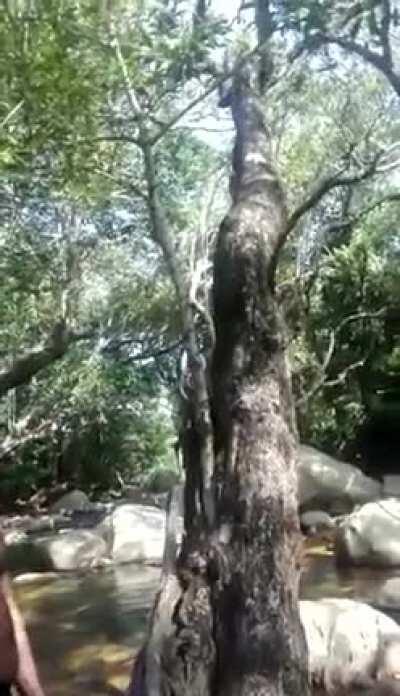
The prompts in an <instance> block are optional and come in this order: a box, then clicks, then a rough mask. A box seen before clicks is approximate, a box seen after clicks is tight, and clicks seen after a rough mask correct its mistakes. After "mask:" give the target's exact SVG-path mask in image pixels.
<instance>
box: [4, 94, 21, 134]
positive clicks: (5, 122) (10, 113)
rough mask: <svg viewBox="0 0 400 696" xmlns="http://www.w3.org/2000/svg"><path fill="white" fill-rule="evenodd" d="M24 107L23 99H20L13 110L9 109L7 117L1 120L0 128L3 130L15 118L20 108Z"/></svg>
mask: <svg viewBox="0 0 400 696" xmlns="http://www.w3.org/2000/svg"><path fill="white" fill-rule="evenodd" d="M23 105H24V99H21V101H19V102H18V104H16V105H15V106H14V108H12V109H11V111H9V112H8V114H7V116H5V118H3V120H2V121H1V123H0V128H4V127H5V126H6V125H7V123H8V122H9V121H11V119H12V118H13V117H14V116H15V114H16V113H17V112H18V111H19V110H20V109H21V107H22V106H23Z"/></svg>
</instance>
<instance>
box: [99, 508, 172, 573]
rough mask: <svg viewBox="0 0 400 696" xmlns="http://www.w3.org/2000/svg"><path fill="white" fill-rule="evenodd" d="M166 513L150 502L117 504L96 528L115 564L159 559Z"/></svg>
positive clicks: (161, 555) (160, 560)
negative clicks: (108, 548) (145, 503)
mask: <svg viewBox="0 0 400 696" xmlns="http://www.w3.org/2000/svg"><path fill="white" fill-rule="evenodd" d="M165 521H166V514H165V511H164V510H160V509H159V508H156V507H151V506H149V505H130V504H126V505H120V506H119V507H117V508H116V509H115V510H114V511H113V512H112V513H111V514H110V515H109V516H108V517H107V518H106V519H105V520H104V522H103V523H102V524H101V525H100V526H99V527H98V529H99V530H100V531H101V533H102V534H103V538H104V539H105V540H106V541H107V542H108V544H109V545H110V555H111V558H112V560H113V561H114V563H116V564H119V563H131V562H144V563H156V564H159V563H161V562H162V557H163V552H164V535H165Z"/></svg>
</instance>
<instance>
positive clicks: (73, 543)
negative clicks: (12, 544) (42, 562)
mask: <svg viewBox="0 0 400 696" xmlns="http://www.w3.org/2000/svg"><path fill="white" fill-rule="evenodd" d="M36 545H38V546H39V547H41V548H42V549H44V550H45V551H46V553H47V554H48V556H49V558H50V562H51V568H52V569H54V570H81V569H83V568H96V567H98V566H101V565H103V561H104V559H105V557H106V556H107V545H106V542H105V541H104V539H103V538H102V536H101V535H100V534H98V533H96V532H93V531H92V530H84V529H80V530H76V531H71V532H65V533H63V534H58V535H57V536H55V537H48V538H42V539H40V540H38V541H37V542H36Z"/></svg>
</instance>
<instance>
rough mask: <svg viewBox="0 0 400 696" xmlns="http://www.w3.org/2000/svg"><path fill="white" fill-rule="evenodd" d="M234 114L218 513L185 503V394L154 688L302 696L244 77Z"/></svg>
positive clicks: (196, 454) (217, 438)
mask: <svg viewBox="0 0 400 696" xmlns="http://www.w3.org/2000/svg"><path fill="white" fill-rule="evenodd" d="M232 115H233V119H234V123H235V127H236V144H235V150H234V162H233V165H234V166H233V177H232V196H233V202H232V207H231V210H230V212H229V214H228V215H227V217H226V218H225V220H224V221H223V223H222V225H221V228H220V231H219V235H218V240H217V246H216V252H215V259H214V292H213V296H214V322H215V329H216V345H215V350H214V356H213V360H212V365H211V370H210V394H211V408H212V416H213V428H212V437H213V444H214V453H213V456H212V463H213V468H212V483H213V492H214V509H215V519H214V520H213V523H212V524H211V525H210V519H209V517H207V516H205V515H204V514H201V513H202V510H201V508H200V509H199V508H196V506H193V489H196V487H197V486H198V485H199V484H198V482H197V477H198V476H199V475H200V476H203V477H204V468H203V467H202V466H201V465H200V464H199V460H200V458H201V449H202V438H201V431H200V435H199V433H198V420H197V417H196V412H197V409H198V404H196V403H195V404H194V406H193V413H191V411H190V406H191V404H190V400H189V404H188V412H187V419H186V428H185V434H184V439H183V441H184V449H183V455H184V460H185V466H186V472H187V481H186V506H185V530H186V535H185V537H184V540H183V544H182V549H181V552H180V556H179V559H178V562H177V568H176V572H175V573H169V574H168V575H167V576H165V577H164V579H163V584H162V587H161V590H160V593H159V595H158V600H157V604H156V607H155V610H154V614H153V621H152V628H151V634H150V638H149V642H148V645H147V658H146V665H147V670H146V687H147V692H148V694H150V696H160V694H163V696H164V695H165V696H166V695H167V694H168V695H171V696H172V694H173V695H174V696H189V694H190V696H208V695H211V694H212V695H213V696H225V695H226V696H228V694H229V696H247V695H250V694H251V695H252V696H253V695H255V694H263V696H295V695H296V696H297V695H299V694H301V695H302V696H307V694H308V693H309V686H308V676H307V671H306V647H305V639H304V635H303V630H302V627H301V624H300V619H299V615H298V609H297V598H298V568H297V567H296V557H297V549H298V544H299V539H300V536H299V526H298V516H297V477H296V430H295V421H294V415H293V406H292V397H291V386H290V378H289V374H288V369H287V365H286V358H285V334H284V329H283V325H282V320H281V316H280V312H279V306H278V303H277V300H276V297H275V288H274V281H275V267H276V261H277V257H278V254H279V250H280V248H281V246H282V244H283V243H284V240H285V235H286V229H287V221H286V210H285V203H284V197H283V194H282V190H281V187H280V184H279V181H278V178H277V175H276V173H275V171H274V170H273V167H272V166H271V161H270V153H269V143H268V136H267V131H266V128H265V125H264V122H263V115H262V111H261V109H260V107H259V105H258V102H257V99H256V98H255V96H254V94H253V92H252V90H251V88H250V86H249V84H248V82H247V80H246V79H245V78H244V77H243V75H241V76H240V77H239V78H238V79H237V80H236V81H235V85H234V88H233V96H232ZM189 396H190V395H189ZM203 483H204V479H203ZM156 666H157V668H156ZM155 675H157V678H156V679H155V678H154V676H155Z"/></svg>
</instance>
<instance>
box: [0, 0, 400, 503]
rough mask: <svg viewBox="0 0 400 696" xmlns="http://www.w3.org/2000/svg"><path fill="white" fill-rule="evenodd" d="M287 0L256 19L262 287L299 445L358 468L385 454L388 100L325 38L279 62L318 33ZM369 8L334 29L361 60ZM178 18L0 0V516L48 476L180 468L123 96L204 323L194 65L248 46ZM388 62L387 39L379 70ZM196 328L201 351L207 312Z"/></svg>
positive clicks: (202, 100) (392, 130)
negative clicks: (270, 271)
mask: <svg viewBox="0 0 400 696" xmlns="http://www.w3.org/2000/svg"><path fill="white" fill-rule="evenodd" d="M292 4H293V5H294V6H295V7H294V9H293V8H291V7H289V9H288V8H287V7H286V8H285V7H281V6H284V5H285V3H276V5H277V9H276V22H277V23H278V22H281V23H282V28H281V30H279V31H277V32H276V36H275V39H274V40H275V44H276V45H275V60H276V61H278V63H279V61H280V57H281V59H282V61H281V62H282V64H281V65H280V64H278V65H275V73H276V75H277V77H276V81H275V83H274V85H273V87H272V88H270V89H269V90H268V95H267V98H266V99H265V105H264V107H265V114H266V116H267V123H268V124H269V129H270V131H271V132H270V136H271V143H272V146H273V154H274V158H275V161H276V164H277V167H278V170H279V173H280V177H281V179H282V181H283V183H284V187H285V190H286V192H287V199H288V200H287V204H288V210H289V223H288V224H289V227H290V235H289V238H288V243H287V244H286V246H285V249H284V251H283V253H282V254H281V260H280V263H279V268H278V288H277V292H278V295H279V298H280V299H281V301H282V304H283V307H284V311H285V315H286V320H287V324H288V333H287V353H288V355H289V358H290V364H291V368H292V373H293V388H294V394H295V401H296V411H297V416H298V427H299V433H300V438H301V440H302V441H304V442H306V443H310V444H313V445H315V446H317V447H319V448H321V449H323V450H325V451H328V452H331V453H335V454H338V455H340V456H341V457H343V458H346V459H349V460H353V461H359V462H360V464H361V466H362V467H363V468H367V469H368V470H369V471H370V472H372V473H375V474H379V473H381V472H382V470H383V469H385V470H390V467H391V466H393V464H394V463H395V461H396V458H397V456H398V455H397V453H398V449H399V445H400V435H399V429H398V423H399V416H400V386H399V385H400V345H399V335H400V305H399V296H400V275H399V273H398V264H399V260H400V241H399V232H398V221H399V202H400V193H399V175H398V162H399V147H400V146H399V142H400V118H399V100H398V96H397V95H396V94H395V93H394V91H393V88H392V86H391V85H390V84H389V83H388V81H387V80H386V79H385V77H384V76H383V75H382V74H381V73H380V72H379V71H377V70H376V69H375V68H374V66H373V65H368V63H366V62H365V61H360V60H359V57H357V56H356V55H353V54H351V53H349V52H347V53H343V52H342V50H341V48H340V44H339V46H332V47H330V48H329V49H328V48H326V47H325V50H318V52H316V51H312V50H311V51H297V54H296V50H295V49H296V45H297V44H296V31H297V30H298V29H299V27H301V28H302V31H303V30H304V31H305V33H306V36H307V27H308V32H309V35H311V37H312V36H315V31H316V30H315V26H316V25H317V26H319V25H318V22H320V23H321V22H324V21H327V19H326V17H324V16H322V15H323V12H322V10H321V8H320V11H319V12H320V15H321V17H319V16H318V13H317V11H316V10H315V7H320V5H319V3H311V4H310V5H309V6H308V5H307V3H298V5H299V7H300V6H301V7H300V9H299V8H296V3H292ZM331 4H332V3H331ZM331 4H329V3H325V5H326V6H328V5H331ZM333 4H335V3H333ZM359 4H360V3H353V5H352V3H348V5H349V7H350V9H351V6H354V7H355V6H356V5H359ZM378 4H379V3H378ZM201 5H202V3H198V10H199V12H200V9H201ZM286 5H290V3H286ZM345 5H346V3H345ZM369 5H371V7H372V9H371V8H370V10H368V12H367V11H366V10H365V12H364V14H362V13H361V15H360V13H358V14H357V13H353V19H352V18H351V17H349V19H348V20H347V24H346V25H344V26H345V28H346V31H347V29H348V28H349V27H350V29H351V31H352V32H353V34H354V37H356V38H357V36H358V35H360V36H361V37H362V36H363V34H362V32H367V31H369V32H370V34H371V36H372V45H373V37H374V27H373V20H374V17H375V14H374V12H375V10H374V3H372V4H371V3H370V4H369ZM375 5H377V3H375ZM313 7H314V9H313ZM307 8H308V9H307ZM297 10H298V11H299V12H300V10H301V12H302V14H301V13H300V14H299V15H296V11H297ZM339 10H340V8H339ZM192 11H193V8H192V6H190V7H189V6H188V3H186V2H183V1H182V2H179V1H177V2H167V1H166V0H151V1H150V0H148V1H144V0H135V1H133V0H132V1H130V2H124V1H123V0H119V1H117V0H116V1H115V2H112V3H109V2H99V1H98V0H96V1H93V0H81V1H79V0H62V1H55V0H31V1H30V2H24V1H16V2H14V3H12V2H7V1H6V0H4V2H2V3H1V8H0V182H1V183H0V278H1V286H0V367H1V370H0V397H1V398H0V470H1V477H0V495H1V497H2V500H3V502H5V501H7V500H8V499H11V498H12V499H15V498H18V497H22V498H28V497H29V496H30V495H32V494H33V493H34V492H35V491H36V490H37V489H38V488H41V487H43V486H45V487H48V486H52V485H54V484H56V483H59V482H63V481H68V482H69V483H73V484H74V485H79V486H83V487H86V488H90V487H94V488H96V489H98V490H101V489H104V488H108V487H113V488H117V489H118V487H121V486H122V485H123V484H124V483H125V482H127V481H136V482H139V483H141V484H146V485H149V486H152V487H154V488H156V489H157V487H160V486H161V487H163V486H164V485H165V480H169V481H170V480H173V479H174V477H177V476H179V475H180V473H181V472H180V462H179V452H178V455H177V451H178V448H177V447H176V438H177V435H176V424H177V422H178V418H179V413H178V411H179V408H178V403H179V398H178V397H179V392H181V393H182V390H183V391H184V389H185V384H184V380H183V379H182V375H183V374H184V365H183V363H184V352H183V350H182V325H181V321H182V320H181V316H180V314H179V312H178V309H177V304H176V301H175V297H174V290H173V286H172V283H171V276H170V273H168V272H167V270H166V264H165V253H164V256H163V255H162V254H161V251H160V248H159V244H158V243H157V239H155V238H154V224H153V223H154V221H152V220H151V211H150V212H149V207H148V205H147V201H146V196H147V187H148V186H149V181H148V179H146V172H145V170H144V164H143V161H142V158H141V156H140V152H139V150H138V138H140V135H138V130H137V122H136V120H135V118H134V117H133V112H132V103H131V98H132V93H133V91H134V93H135V95H138V98H139V99H140V102H141V107H142V109H143V113H144V117H143V118H144V119H145V128H146V129H147V131H148V133H149V134H150V136H149V137H150V139H151V143H152V153H153V158H154V167H155V172H156V174H157V182H156V183H155V186H156V187H157V193H158V197H159V199H160V201H161V204H162V207H163V210H164V212H165V222H166V223H167V224H168V227H169V230H170V233H171V234H172V237H173V244H174V249H175V251H176V252H177V254H178V255H179V259H180V263H181V267H182V269H183V273H184V274H185V276H186V277H187V279H188V284H189V286H190V289H191V293H192V302H193V304H194V305H195V304H196V303H197V304H198V305H199V306H200V307H201V308H203V309H204V307H207V305H208V303H209V295H210V285H211V276H210V257H211V254H212V252H213V243H214V239H215V234H216V230H217V227H218V224H219V222H220V220H221V216H222V214H223V212H224V211H225V210H226V208H227V205H228V199H229V190H228V179H229V170H230V150H231V142H232V134H233V131H232V126H231V122H230V119H229V117H228V114H227V113H226V112H224V111H223V110H221V109H220V108H219V106H218V103H220V101H219V97H218V89H217V86H218V84H221V83H222V81H223V80H222V78H223V77H224V75H223V74H221V75H219V76H218V75H217V76H215V75H210V74H209V71H208V63H209V61H210V56H212V57H215V56H217V57H222V55H223V52H224V47H225V45H226V44H227V43H228V42H230V43H231V44H232V42H233V44H234V45H235V46H236V47H237V50H238V51H239V52H242V53H243V52H244V53H245V52H246V51H250V50H251V40H250V38H249V36H251V26H250V24H249V22H248V20H247V15H246V10H245V9H243V11H242V12H241V13H240V14H239V15H238V17H239V20H240V21H232V20H231V18H227V17H225V16H220V15H218V14H212V12H211V14H210V15H209V16H208V18H207V21H198V20H199V17H200V14H199V15H198V16H197V21H196V14H195V15H193V12H192ZM285 12H286V14H285ZM313 12H314V13H315V15H314V14H313ZM288 18H289V19H288ZM328 19H331V17H330V16H329V18H328ZM289 20H290V21H289ZM375 20H376V17H375ZM378 20H379V16H378ZM343 21H344V20H343ZM379 21H380V20H379ZM296 22H297V24H296ZM307 22H308V24H307ZM357 22H358V24H357ZM366 22H369V25H368V27H366V25H365V23H366ZM378 29H379V27H378ZM319 30H321V27H320V29H319ZM360 32H361V34H359V33H360ZM376 36H377V38H378V39H379V35H376ZM354 37H353V38H354ZM319 48H320V47H319V46H318V49H319ZM398 51H399V47H398V44H396V43H393V52H394V60H396V59H397V53H398ZM396 52H397V53H396ZM288 54H289V55H290V56H291V59H290V60H289V61H288V59H287V57H288ZM294 54H296V55H294ZM227 70H228V69H227ZM225 76H226V75H225ZM131 87H132V90H130V88H131ZM196 321H197V330H198V334H199V336H200V337H201V336H203V337H204V338H203V340H204V342H205V343H206V341H207V312H204V311H199V312H198V314H197V319H196ZM200 340H201V339H200Z"/></svg>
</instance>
